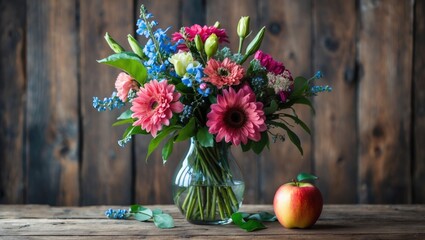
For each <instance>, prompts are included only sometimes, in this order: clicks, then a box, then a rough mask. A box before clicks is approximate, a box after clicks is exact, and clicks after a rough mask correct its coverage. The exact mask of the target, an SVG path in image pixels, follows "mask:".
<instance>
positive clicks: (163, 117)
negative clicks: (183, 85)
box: [130, 80, 183, 137]
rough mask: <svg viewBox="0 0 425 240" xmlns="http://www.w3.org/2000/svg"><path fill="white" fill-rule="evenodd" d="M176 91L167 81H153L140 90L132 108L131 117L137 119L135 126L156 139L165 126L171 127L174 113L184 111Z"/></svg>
mask: <svg viewBox="0 0 425 240" xmlns="http://www.w3.org/2000/svg"><path fill="white" fill-rule="evenodd" d="M174 90H175V86H174V85H172V84H168V83H167V81H166V80H164V81H161V82H158V81H157V80H152V81H150V82H148V83H146V84H145V85H144V86H143V88H140V91H139V92H137V97H136V98H135V99H134V100H133V102H132V103H133V106H132V107H131V108H130V109H131V111H132V112H133V114H132V115H131V117H133V118H137V120H136V121H135V122H134V123H133V126H138V125H139V126H141V128H142V129H144V130H146V131H147V132H150V133H151V134H152V136H153V137H156V134H157V132H158V131H160V130H161V129H162V126H163V125H165V126H168V125H170V119H171V117H172V116H173V112H174V113H180V112H182V111H183V104H182V103H181V102H179V98H180V93H178V92H175V91H174Z"/></svg>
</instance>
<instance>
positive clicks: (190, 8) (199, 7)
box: [175, 0, 206, 31]
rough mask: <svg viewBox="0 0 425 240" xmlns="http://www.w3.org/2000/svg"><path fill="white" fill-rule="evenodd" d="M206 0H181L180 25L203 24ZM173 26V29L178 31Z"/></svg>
mask: <svg viewBox="0 0 425 240" xmlns="http://www.w3.org/2000/svg"><path fill="white" fill-rule="evenodd" d="M205 5H206V0H181V13H180V14H181V18H182V19H181V23H182V24H181V26H192V25H193V24H199V25H201V26H203V25H205V24H206V23H205V21H206V18H205V17H206V16H205V15H206V14H205V12H206V8H205ZM178 30H179V29H178V28H175V31H178Z"/></svg>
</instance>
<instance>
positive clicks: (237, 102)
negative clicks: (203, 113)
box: [207, 85, 267, 145]
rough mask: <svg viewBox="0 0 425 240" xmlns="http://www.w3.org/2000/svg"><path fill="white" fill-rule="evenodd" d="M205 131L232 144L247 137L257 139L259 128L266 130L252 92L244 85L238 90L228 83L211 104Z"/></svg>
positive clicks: (246, 139) (244, 140)
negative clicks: (207, 128)
mask: <svg viewBox="0 0 425 240" xmlns="http://www.w3.org/2000/svg"><path fill="white" fill-rule="evenodd" d="M207 118H208V121H207V126H208V127H209V132H210V133H211V134H217V135H216V139H215V140H216V141H217V142H220V141H222V140H223V139H224V141H226V142H227V143H229V142H231V143H232V144H234V145H239V144H241V143H243V144H246V143H247V142H248V139H251V140H253V141H256V142H258V141H260V139H261V132H264V131H265V130H267V126H266V123H265V120H266V117H265V115H264V111H263V104H262V103H261V102H256V100H255V94H254V92H253V91H252V90H251V88H250V87H249V86H248V85H244V86H243V87H242V88H241V89H239V91H237V92H235V90H234V89H233V88H231V87H229V89H228V90H226V89H224V90H223V94H222V95H218V96H217V103H215V104H212V105H211V112H209V113H208V115H207Z"/></svg>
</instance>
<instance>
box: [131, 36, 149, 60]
mask: <svg viewBox="0 0 425 240" xmlns="http://www.w3.org/2000/svg"><path fill="white" fill-rule="evenodd" d="M127 40H128V44H129V45H130V47H131V50H133V52H134V53H135V54H137V55H138V56H139V57H141V58H144V57H145V54H144V53H143V49H142V47H141V46H140V44H139V42H138V41H137V40H136V39H135V38H134V37H133V36H131V35H130V34H128V35H127Z"/></svg>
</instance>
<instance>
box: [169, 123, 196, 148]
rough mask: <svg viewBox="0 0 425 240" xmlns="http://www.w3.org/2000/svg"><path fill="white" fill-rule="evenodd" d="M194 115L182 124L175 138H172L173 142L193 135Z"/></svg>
mask: <svg viewBox="0 0 425 240" xmlns="http://www.w3.org/2000/svg"><path fill="white" fill-rule="evenodd" d="M195 125H196V121H195V117H192V118H191V119H190V120H189V122H188V123H187V124H186V126H184V127H183V128H182V129H181V130H180V131H179V135H177V138H176V139H175V140H174V141H175V142H181V141H184V140H186V139H188V138H190V137H192V136H194V135H195Z"/></svg>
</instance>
